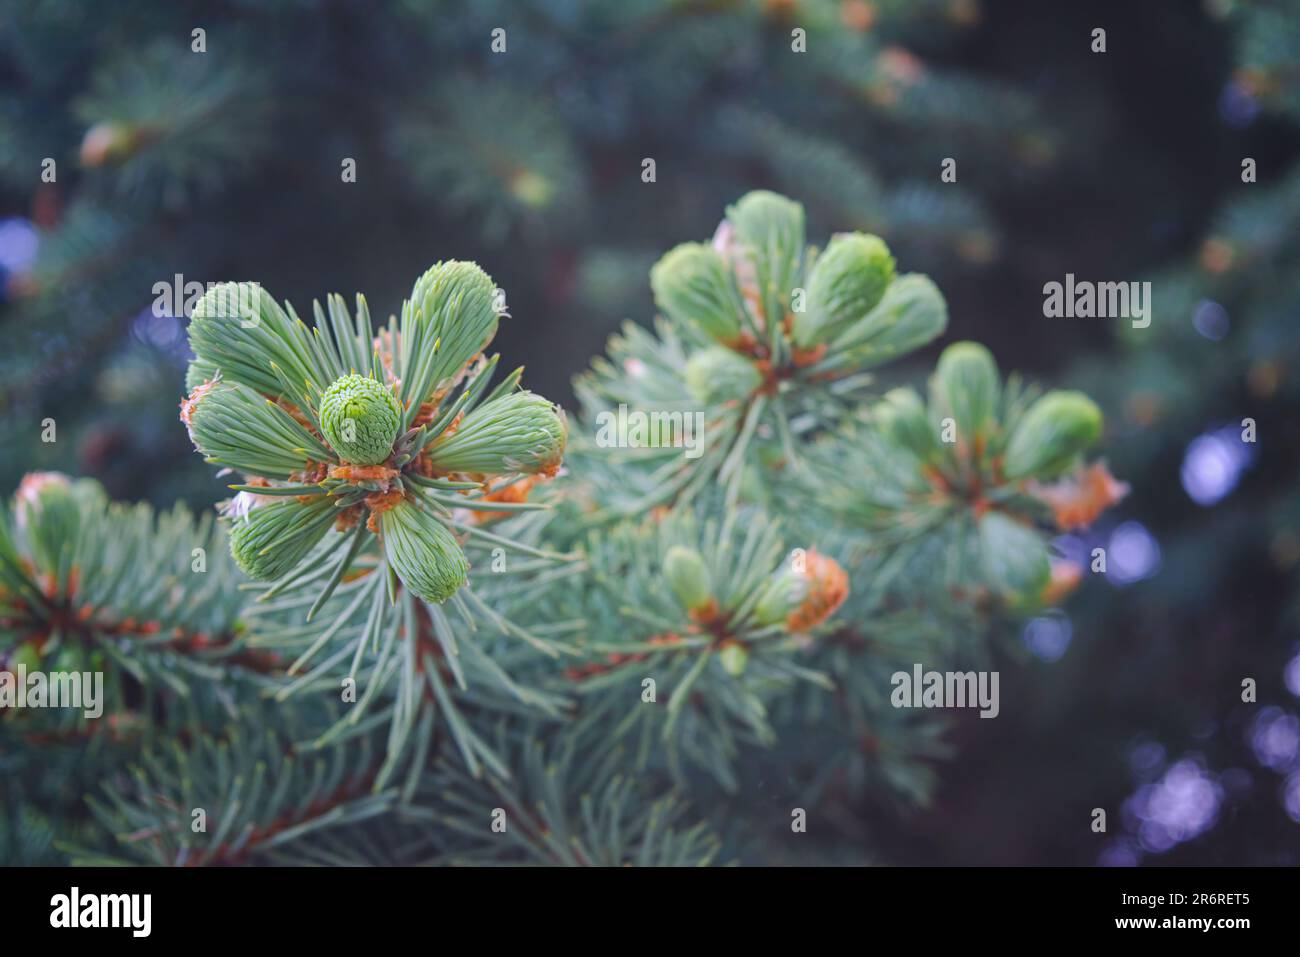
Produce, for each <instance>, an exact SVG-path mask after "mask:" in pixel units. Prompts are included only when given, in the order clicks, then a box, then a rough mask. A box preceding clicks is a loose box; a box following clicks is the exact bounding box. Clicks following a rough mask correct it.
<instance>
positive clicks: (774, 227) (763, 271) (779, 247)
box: [727, 189, 804, 319]
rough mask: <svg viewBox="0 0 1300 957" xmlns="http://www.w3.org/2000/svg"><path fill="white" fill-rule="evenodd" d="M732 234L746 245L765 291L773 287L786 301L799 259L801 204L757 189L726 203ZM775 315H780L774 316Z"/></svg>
mask: <svg viewBox="0 0 1300 957" xmlns="http://www.w3.org/2000/svg"><path fill="white" fill-rule="evenodd" d="M727 219H728V220H730V221H731V224H732V225H733V226H734V227H735V228H736V238H737V239H738V240H739V241H740V242H741V244H742V245H744V246H746V247H748V250H749V254H750V256H751V258H752V259H753V262H754V265H755V267H756V268H757V270H758V279H759V282H760V283H761V284H764V285H766V286H767V287H769V288H764V289H761V290H760V291H761V292H763V293H764V294H765V295H766V294H767V292H768V291H769V290H770V291H773V292H775V293H776V295H777V297H778V298H779V299H780V300H781V301H782V302H783V303H785V304H787V306H788V304H789V302H790V296H791V294H792V292H793V287H794V285H795V277H796V276H797V274H798V271H799V267H800V264H801V262H802V261H803V252H804V213H803V206H801V205H800V204H798V203H796V202H795V201H794V200H792V199H787V198H786V197H785V196H782V195H780V194H779V193H772V192H769V191H768V190H764V189H759V190H754V191H753V192H752V193H746V194H745V195H744V196H742V197H741V198H740V199H739V200H738V201H737V202H736V203H735V205H733V206H728V207H727ZM775 318H777V319H779V318H781V317H775Z"/></svg>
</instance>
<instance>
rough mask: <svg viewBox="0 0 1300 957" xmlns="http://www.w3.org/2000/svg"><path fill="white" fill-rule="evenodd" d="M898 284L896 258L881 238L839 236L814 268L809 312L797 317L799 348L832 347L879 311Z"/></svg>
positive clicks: (810, 286)
mask: <svg viewBox="0 0 1300 957" xmlns="http://www.w3.org/2000/svg"><path fill="white" fill-rule="evenodd" d="M893 280H894V257H893V256H891V255H890V254H889V247H888V246H886V245H885V244H884V242H883V241H882V240H881V239H880V238H879V237H878V236H868V235H866V234H864V233H846V234H843V235H839V236H836V237H835V238H834V239H832V240H831V241H830V244H829V245H828V246H827V247H826V251H825V252H823V253H822V254H821V256H819V257H818V259H817V263H816V265H814V266H813V270H812V275H811V276H810V277H809V279H808V308H807V309H806V310H805V311H804V312H799V313H795V316H794V324H793V333H794V341H795V345H797V346H799V347H800V348H802V349H808V348H811V347H812V346H816V345H820V344H822V343H826V342H830V341H831V340H832V339H834V338H835V337H836V336H838V335H839V334H840V333H842V332H843V331H844V330H845V329H847V328H848V327H849V326H850V325H852V324H853V323H854V322H856V321H857V320H859V319H861V318H863V317H864V316H866V315H867V314H868V313H869V312H871V310H872V309H874V308H876V305H877V304H878V303H879V302H880V300H881V298H882V297H883V296H884V295H885V290H886V289H887V288H888V287H889V284H890V283H891V282H893Z"/></svg>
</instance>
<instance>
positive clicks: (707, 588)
mask: <svg viewBox="0 0 1300 957" xmlns="http://www.w3.org/2000/svg"><path fill="white" fill-rule="evenodd" d="M663 569H664V577H665V578H666V579H668V587H669V588H671V589H672V592H673V595H674V596H676V598H677V600H678V601H679V602H680V603H681V606H682V607H683V608H685V609H686V610H687V611H701V610H702V609H704V608H707V607H708V606H709V602H711V601H712V600H713V579H712V577H711V576H710V575H709V569H708V568H707V567H706V566H705V564H704V559H703V557H702V556H701V555H700V553H699V552H697V551H696V550H695V549H693V548H687V547H686V546H685V545H674V546H673V547H672V548H670V549H668V551H667V553H666V554H665V555H664V564H663Z"/></svg>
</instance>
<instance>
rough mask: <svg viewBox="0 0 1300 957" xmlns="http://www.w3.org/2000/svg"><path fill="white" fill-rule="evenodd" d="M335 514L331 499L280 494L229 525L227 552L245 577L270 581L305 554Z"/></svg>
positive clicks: (285, 571) (300, 559) (286, 571)
mask: <svg viewBox="0 0 1300 957" xmlns="http://www.w3.org/2000/svg"><path fill="white" fill-rule="evenodd" d="M336 517H337V511H336V509H335V508H334V504H333V502H332V501H331V500H330V499H329V498H328V497H327V496H324V495H319V496H316V497H315V498H313V499H312V500H310V501H308V502H299V501H298V500H297V499H293V498H290V499H285V498H280V499H278V500H277V501H275V502H274V503H272V504H270V505H264V506H262V507H261V508H255V509H252V510H251V511H249V512H248V513H247V514H246V515H245V516H244V517H243V518H240V519H237V520H236V521H235V522H233V523H232V525H231V527H230V554H231V556H232V557H233V558H234V559H235V564H236V565H238V566H239V567H240V569H241V570H242V571H243V572H244V574H245V575H247V576H248V577H249V578H253V579H256V580H257V581H274V580H275V579H277V578H280V577H282V576H283V575H285V574H287V573H288V572H290V571H292V570H293V569H294V568H296V567H297V566H298V564H299V563H300V562H301V561H302V560H303V559H304V558H306V557H307V554H308V553H309V552H310V551H311V550H312V549H313V548H314V547H315V546H316V543H317V542H319V541H320V540H321V539H322V538H324V537H325V533H326V532H327V531H329V527H330V525H332V524H333V522H334V520H335V518H336Z"/></svg>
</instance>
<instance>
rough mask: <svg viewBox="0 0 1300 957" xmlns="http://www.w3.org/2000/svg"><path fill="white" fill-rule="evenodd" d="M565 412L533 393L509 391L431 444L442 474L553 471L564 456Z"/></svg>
mask: <svg viewBox="0 0 1300 957" xmlns="http://www.w3.org/2000/svg"><path fill="white" fill-rule="evenodd" d="M567 439H568V424H567V422H566V420H565V418H564V413H563V412H562V411H561V410H560V409H559V407H558V406H556V405H554V404H552V403H551V402H549V401H547V400H546V399H544V398H542V397H541V396H540V395H537V394H536V393H533V392H527V391H524V392H512V393H511V394H510V395H504V396H501V397H500V398H498V399H494V400H493V401H491V402H488V403H486V404H484V405H481V406H479V407H478V408H477V409H475V410H474V411H473V412H471V413H470V414H469V415H467V416H466V417H465V420H464V421H463V422H461V424H460V425H459V427H457V429H456V431H455V432H453V433H452V434H451V435H443V436H440V437H439V438H438V439H437V440H436V441H435V442H433V443H432V444H431V445H430V446H429V460H430V461H431V462H432V463H433V465H434V467H435V468H437V469H438V470H439V471H442V472H467V473H478V474H483V475H503V474H506V473H509V472H522V473H525V474H529V475H534V474H538V473H540V474H543V475H554V474H555V473H556V472H557V471H558V470H559V468H560V464H561V463H562V462H563V460H564V445H565V442H566V440H567Z"/></svg>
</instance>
